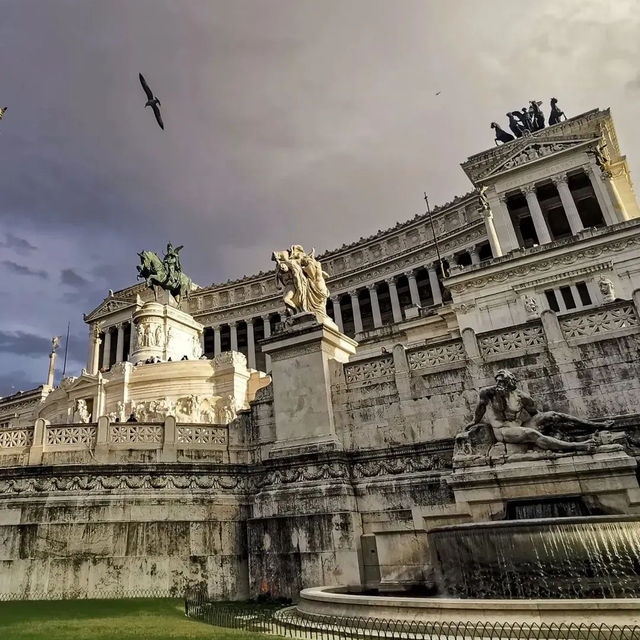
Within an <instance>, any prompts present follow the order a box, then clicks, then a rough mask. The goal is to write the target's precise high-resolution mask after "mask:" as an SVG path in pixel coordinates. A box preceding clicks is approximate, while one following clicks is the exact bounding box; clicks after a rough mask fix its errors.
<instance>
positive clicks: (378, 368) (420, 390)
mask: <svg viewBox="0 0 640 640" xmlns="http://www.w3.org/2000/svg"><path fill="white" fill-rule="evenodd" d="M639 349H640V319H639V317H638V312H637V310H636V308H635V305H634V303H633V302H631V301H619V302H615V303H612V304H610V305H605V306H603V307H600V308H598V309H590V310H588V311H584V312H581V313H574V314H570V315H565V316H557V315H556V314H555V313H553V312H550V311H548V312H545V313H544V314H543V316H542V318H541V319H540V320H537V321H531V322H529V323H527V324H525V325H520V326H517V327H511V328H509V329H507V330H500V331H492V332H488V333H486V334H478V335H475V334H474V333H473V331H471V330H470V329H467V330H466V332H465V336H464V340H463V339H462V338H460V339H453V340H448V341H441V342H437V343H430V344H426V345H422V346H412V347H409V348H405V347H402V346H400V345H398V346H397V347H395V349H394V350H393V354H383V355H380V356H376V357H373V358H371V357H370V358H367V359H364V360H356V361H354V362H351V363H349V364H347V365H345V366H344V367H343V368H341V370H336V371H335V375H334V384H333V387H332V390H333V395H334V405H335V406H336V407H339V408H338V410H337V416H336V425H337V431H338V433H339V435H340V436H341V438H342V441H343V443H344V446H345V448H346V449H348V450H359V449H368V448H372V447H385V446H395V445H400V444H405V443H409V442H429V441H433V440H441V439H445V438H451V437H453V436H454V435H455V434H456V433H457V432H459V431H460V430H461V429H462V428H463V427H464V426H465V425H466V424H468V423H469V422H470V420H471V419H472V417H473V410H474V407H475V404H476V401H477V391H478V390H479V389H480V388H482V387H484V386H487V385H490V384H492V383H493V378H494V375H495V373H496V371H497V370H498V369H503V368H506V369H510V370H511V371H512V372H513V373H514V374H515V375H516V376H517V377H518V379H519V380H520V385H521V387H522V388H523V389H524V390H527V391H528V392H529V393H530V394H531V395H532V397H533V398H534V399H535V400H536V401H537V403H538V405H539V406H540V407H548V408H553V409H556V410H558V411H564V412H568V413H571V414H574V415H579V416H585V417H591V418H594V419H597V418H604V417H606V416H618V415H629V414H635V413H638V406H639V405H638V398H640V362H639V360H638V351H639Z"/></svg>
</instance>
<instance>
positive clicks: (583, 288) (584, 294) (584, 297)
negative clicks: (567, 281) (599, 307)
mask: <svg viewBox="0 0 640 640" xmlns="http://www.w3.org/2000/svg"><path fill="white" fill-rule="evenodd" d="M576 289H577V290H578V295H579V296H580V302H582V304H583V305H585V306H586V305H588V304H591V295H590V294H589V289H588V288H587V284H586V282H578V283H576Z"/></svg>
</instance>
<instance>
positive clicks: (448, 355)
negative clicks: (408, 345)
mask: <svg viewBox="0 0 640 640" xmlns="http://www.w3.org/2000/svg"><path fill="white" fill-rule="evenodd" d="M465 358H466V356H465V351H464V346H463V344H462V341H460V340H455V341H450V342H443V343H442V344H434V345H429V346H426V347H419V348H417V349H411V350H409V351H407V362H408V364H409V369H410V370H412V371H418V370H421V369H434V368H439V367H444V368H454V367H455V366H464V364H465Z"/></svg>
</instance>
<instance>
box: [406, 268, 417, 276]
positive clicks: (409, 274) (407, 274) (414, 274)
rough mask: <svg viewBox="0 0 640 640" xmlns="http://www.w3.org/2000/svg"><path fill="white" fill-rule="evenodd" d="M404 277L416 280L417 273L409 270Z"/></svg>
mask: <svg viewBox="0 0 640 640" xmlns="http://www.w3.org/2000/svg"><path fill="white" fill-rule="evenodd" d="M404 275H405V276H407V278H415V277H416V273H415V270H414V269H409V270H408V271H405V272H404Z"/></svg>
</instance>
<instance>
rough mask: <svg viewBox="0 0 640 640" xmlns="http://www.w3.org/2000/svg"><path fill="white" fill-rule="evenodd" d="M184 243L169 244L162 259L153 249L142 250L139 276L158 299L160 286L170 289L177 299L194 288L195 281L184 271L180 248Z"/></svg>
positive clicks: (177, 300)
mask: <svg viewBox="0 0 640 640" xmlns="http://www.w3.org/2000/svg"><path fill="white" fill-rule="evenodd" d="M181 249H182V245H180V246H179V247H174V246H173V245H172V244H171V243H169V244H168V245H167V252H166V254H165V256H164V258H163V259H162V260H160V258H159V257H158V256H157V255H156V254H155V253H154V252H153V251H141V252H140V253H138V255H139V256H140V264H139V265H138V266H137V269H138V278H144V281H145V285H146V286H147V287H149V288H150V289H153V295H154V298H155V300H156V302H157V301H158V288H160V289H164V290H165V291H168V292H169V293H170V294H171V295H172V296H173V297H174V298H175V301H176V302H177V303H178V304H180V300H181V299H182V298H183V297H184V296H187V297H188V295H189V293H190V292H191V290H192V289H193V281H192V280H191V278H190V277H189V276H188V275H187V274H185V273H184V272H183V271H182V264H181V263H180V250H181Z"/></svg>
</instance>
